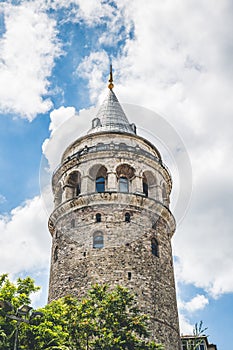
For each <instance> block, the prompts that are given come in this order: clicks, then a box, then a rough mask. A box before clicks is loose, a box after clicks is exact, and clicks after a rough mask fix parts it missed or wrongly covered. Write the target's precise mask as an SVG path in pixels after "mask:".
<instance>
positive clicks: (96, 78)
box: [77, 50, 109, 103]
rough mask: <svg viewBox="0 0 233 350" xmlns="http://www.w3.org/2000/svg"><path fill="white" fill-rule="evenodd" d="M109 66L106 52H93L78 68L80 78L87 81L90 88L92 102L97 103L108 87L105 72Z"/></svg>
mask: <svg viewBox="0 0 233 350" xmlns="http://www.w3.org/2000/svg"><path fill="white" fill-rule="evenodd" d="M108 65H109V57H108V56H107V54H106V52H105V51H104V50H102V51H97V52H91V54H90V55H89V56H87V57H84V59H83V60H82V62H81V63H80V64H79V66H78V68H77V74H78V76H80V77H82V78H85V79H87V81H88V86H89V88H90V98H91V101H92V102H94V103H96V102H97V101H98V100H99V98H100V92H101V91H102V90H103V89H104V87H106V86H107V84H106V82H105V83H104V82H103V76H104V72H105V70H106V67H108Z"/></svg>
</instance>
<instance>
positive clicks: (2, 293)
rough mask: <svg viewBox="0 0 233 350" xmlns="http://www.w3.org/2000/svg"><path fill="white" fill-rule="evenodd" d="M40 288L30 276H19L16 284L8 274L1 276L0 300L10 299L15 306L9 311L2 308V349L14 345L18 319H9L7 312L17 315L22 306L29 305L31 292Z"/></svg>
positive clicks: (0, 321)
mask: <svg viewBox="0 0 233 350" xmlns="http://www.w3.org/2000/svg"><path fill="white" fill-rule="evenodd" d="M39 289H40V288H39V287H36V286H35V284H34V281H33V279H31V278H30V277H27V278H25V279H21V278H18V279H17V281H16V283H15V284H14V283H12V282H11V281H10V280H9V278H8V275H7V274H3V275H1V276H0V301H3V300H5V301H8V302H10V303H11V304H12V306H13V310H11V311H8V312H6V311H5V310H4V309H3V308H1V309H0V350H7V349H12V348H13V346H14V345H13V344H14V334H15V331H16V326H17V321H15V320H11V319H9V318H8V317H7V314H8V315H10V314H14V315H15V313H16V310H17V309H18V308H19V307H20V306H22V305H29V304H30V302H31V300H30V295H31V293H33V292H36V291H37V290H39Z"/></svg>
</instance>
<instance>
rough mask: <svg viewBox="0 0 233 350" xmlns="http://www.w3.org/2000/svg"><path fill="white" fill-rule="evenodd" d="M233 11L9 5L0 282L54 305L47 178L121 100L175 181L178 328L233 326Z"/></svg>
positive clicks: (219, 333) (3, 24)
mask: <svg viewBox="0 0 233 350" xmlns="http://www.w3.org/2000/svg"><path fill="white" fill-rule="evenodd" d="M232 14H233V4H232V2H231V1H230V0H221V1H216V0H215V1H212V0H205V1H201V0H188V1H185V0H157V1H154V0H147V1H146V2H145V1H143V0H134V1H130V0H118V1H107V0H105V1H100V0H99V1H98V0H85V1H84V0H74V1H71V0H70V1H68V0H36V1H29V0H15V1H13V0H12V1H7V0H6V1H4V0H2V1H1V2H0V114H1V116H0V121H1V124H0V173H1V176H0V249H1V254H0V273H5V272H8V273H9V274H10V276H11V278H12V279H16V278H17V277H19V276H20V277H24V276H27V275H30V276H32V277H33V278H34V279H35V281H36V284H37V285H40V286H41V287H42V289H41V291H40V292H39V293H37V294H36V295H34V297H33V305H34V306H35V307H37V306H39V305H44V304H45V303H46V302H47V289H48V278H49V263H50V247H51V239H50V235H49V232H48V229H47V221H48V216H49V214H50V213H51V210H52V207H51V198H50V194H49V187H50V177H51V173H52V171H54V169H55V168H56V166H58V164H59V161H60V157H61V154H62V152H63V151H64V149H65V147H66V146H68V145H69V143H71V142H72V141H73V140H75V139H76V138H78V137H79V136H80V135H83V134H84V133H85V131H87V130H88V129H89V128H90V125H91V124H90V121H91V119H92V118H94V116H95V113H96V109H95V107H96V106H98V105H99V104H100V103H101V101H103V98H104V97H105V96H106V94H107V84H106V82H107V80H108V72H109V62H110V61H112V64H113V70H114V83H115V89H114V91H115V93H116V95H117V96H118V98H119V100H120V102H121V103H122V105H123V108H124V109H125V111H126V112H127V115H128V118H129V120H130V122H134V123H135V124H137V127H138V134H140V135H142V136H144V137H147V138H148V139H150V140H151V141H152V142H153V143H154V144H155V145H156V146H157V147H158V149H159V150H160V151H161V153H162V157H163V160H164V162H165V164H167V165H168V167H169V169H170V171H171V173H172V176H173V195H172V201H171V209H172V211H173V212H174V215H175V217H176V221H177V229H176V233H175V235H174V237H173V240H172V245H173V254H174V265H175V276H176V283H177V293H178V306H179V314H180V328H181V332H182V333H184V334H187V333H191V332H192V328H193V325H194V324H195V323H196V322H199V321H201V320H202V321H203V323H204V326H205V327H208V330H207V334H208V335H209V341H210V342H213V343H215V344H217V346H218V349H219V350H223V349H230V348H231V344H232V339H231V334H232V329H231V328H232V327H231V325H232V324H233V312H232V310H233V254H232V246H233V234H232V227H233V215H232V198H233V196H232V195H233V187H232V178H233V163H232V162H231V158H232V152H233V137H232V128H233V121H232V112H233V106H232V102H231V101H232V81H233V79H232V78H233V59H232V55H233V46H232V43H233V38H232V36H233V18H232Z"/></svg>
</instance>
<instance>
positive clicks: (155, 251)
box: [151, 238, 159, 257]
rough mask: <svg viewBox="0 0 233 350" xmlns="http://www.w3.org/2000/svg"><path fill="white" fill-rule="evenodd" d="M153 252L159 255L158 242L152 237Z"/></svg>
mask: <svg viewBox="0 0 233 350" xmlns="http://www.w3.org/2000/svg"><path fill="white" fill-rule="evenodd" d="M151 253H152V254H153V255H154V256H157V257H158V256H159V249H158V242H157V240H156V239H155V238H152V240H151Z"/></svg>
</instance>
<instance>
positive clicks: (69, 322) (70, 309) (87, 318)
mask: <svg viewBox="0 0 233 350" xmlns="http://www.w3.org/2000/svg"><path fill="white" fill-rule="evenodd" d="M0 281H1V284H0V300H6V301H10V302H11V303H12V304H13V305H14V310H13V312H15V311H16V310H17V308H19V307H20V306H21V305H22V304H27V305H28V304H29V303H30V294H31V293H32V292H35V291H36V290H38V287H35V285H34V282H33V280H32V279H30V278H26V279H24V280H22V279H18V280H17V282H16V284H13V283H11V282H10V281H9V279H8V277H7V275H2V276H1V277H0ZM34 311H35V310H34ZM37 311H39V312H42V313H43V317H42V318H36V317H35V318H32V319H31V320H30V323H21V324H20V333H19V346H18V349H25V350H26V349H27V350H28V349H31V350H32V349H33V350H43V349H47V350H76V349H79V350H84V349H85V350H87V349H88V350H94V349H96V350H97V349H102V350H107V349H108V350H111V349H114V350H123V349H125V350H127V349H128V350H131V349H135V350H137V349H144V350H146V349H147V350H150V349H163V347H162V346H161V345H158V344H156V343H154V342H153V341H149V340H148V337H149V333H148V329H147V321H148V317H147V316H145V315H143V314H141V313H140V311H139V309H138V307H137V302H136V299H135V298H134V296H133V295H132V294H131V293H130V292H129V291H128V290H127V289H126V288H123V287H120V286H118V287H116V288H115V289H114V290H110V289H109V287H108V286H106V285H103V286H100V285H94V286H93V287H92V288H91V290H89V292H88V294H87V296H86V297H85V298H83V299H82V300H81V301H79V300H78V299H76V298H74V297H72V296H66V297H64V298H61V299H58V300H54V301H53V302H51V303H50V304H48V305H46V306H45V307H43V308H40V309H38V310H37ZM15 327H16V324H15V321H12V320H10V319H9V318H7V317H6V312H4V311H3V310H1V309H0V350H3V349H4V350H8V349H12V348H13V338H14V337H13V335H14V332H15Z"/></svg>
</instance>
